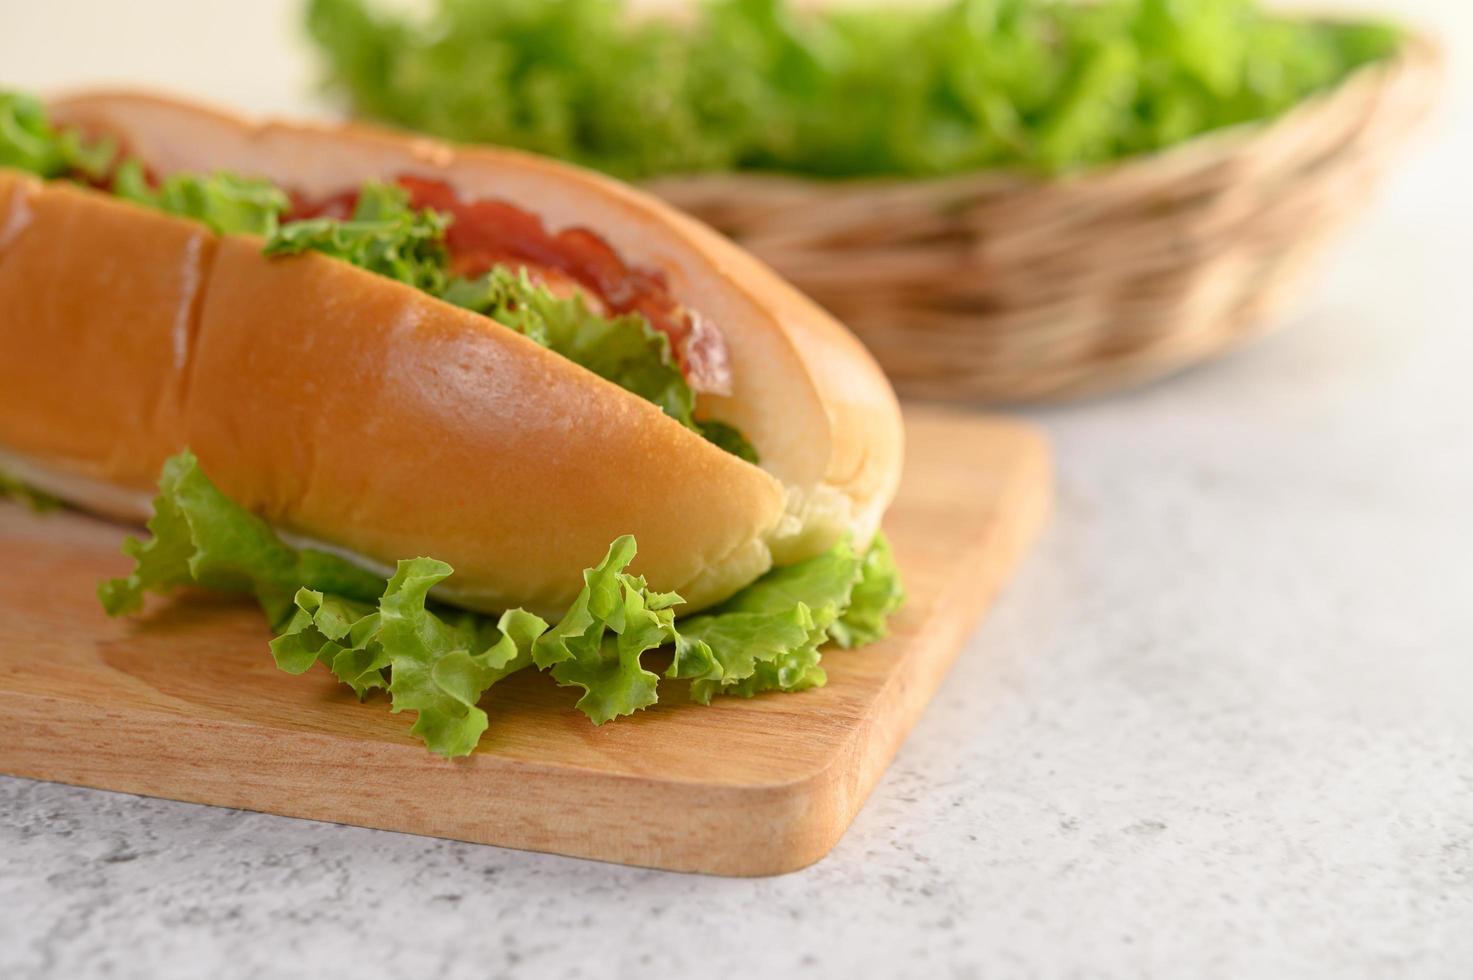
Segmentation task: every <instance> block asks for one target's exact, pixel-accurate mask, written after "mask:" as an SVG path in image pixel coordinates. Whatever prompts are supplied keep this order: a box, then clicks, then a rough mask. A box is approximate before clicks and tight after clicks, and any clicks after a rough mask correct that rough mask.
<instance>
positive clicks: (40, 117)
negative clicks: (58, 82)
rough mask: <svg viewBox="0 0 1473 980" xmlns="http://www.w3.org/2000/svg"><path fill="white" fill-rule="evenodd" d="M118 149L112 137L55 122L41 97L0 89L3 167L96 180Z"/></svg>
mask: <svg viewBox="0 0 1473 980" xmlns="http://www.w3.org/2000/svg"><path fill="white" fill-rule="evenodd" d="M116 153H117V146H116V145H115V144H114V143H113V142H112V141H111V140H105V139H101V140H86V139H83V138H82V135H81V134H80V133H78V132H77V131H76V130H60V129H57V128H55V127H54V126H52V125H51V123H50V122H49V121H48V119H47V117H46V108H45V106H43V105H42V104H41V101H40V100H39V99H36V98H33V97H32V96H29V95H25V94H22V93H20V92H7V91H0V167H13V168H15V169H17V170H25V171H27V172H29V173H33V174H35V175H36V176H38V177H46V178H50V177H66V176H72V175H76V176H80V177H85V178H88V179H94V180H96V179H101V178H102V177H103V176H104V175H105V174H106V173H107V171H108V169H109V167H111V165H112V160H113V157H114V156H115V155H116Z"/></svg>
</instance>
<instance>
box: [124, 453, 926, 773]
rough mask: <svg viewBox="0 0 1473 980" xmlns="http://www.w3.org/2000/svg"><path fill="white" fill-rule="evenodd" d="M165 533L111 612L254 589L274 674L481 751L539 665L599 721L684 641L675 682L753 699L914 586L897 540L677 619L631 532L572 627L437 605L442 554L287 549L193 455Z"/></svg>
mask: <svg viewBox="0 0 1473 980" xmlns="http://www.w3.org/2000/svg"><path fill="white" fill-rule="evenodd" d="M154 508H155V513H154V517H153V519H152V520H150V521H149V525H148V526H149V530H150V531H152V532H153V537H152V538H151V539H150V540H149V541H147V542H139V541H137V540H134V539H129V540H128V541H127V542H126V543H125V545H124V551H125V553H126V554H128V555H129V556H130V557H132V558H133V559H134V561H135V567H134V570H133V572H132V574H130V575H129V576H127V577H126V578H118V579H112V580H110V581H107V582H104V583H103V584H102V585H101V586H100V587H99V590H98V594H99V597H100V598H101V600H102V603H103V606H104V608H106V609H107V611H108V612H109V613H110V614H112V615H119V614H122V613H127V612H133V611H136V610H137V609H138V608H139V607H140V605H141V603H142V599H143V595H144V593H145V592H148V591H155V592H164V591H168V590H170V589H173V588H176V587H180V586H202V587H205V588H211V589H217V590H222V591H228V592H239V593H244V594H249V595H252V596H254V597H255V598H256V599H257V600H258V601H259V602H260V604H261V606H262V608H263V609H264V610H265V611H266V613H267V616H268V617H269V618H270V619H271V621H272V623H273V625H275V626H276V627H277V630H278V635H277V637H276V638H275V639H274V640H273V641H272V642H271V645H270V646H271V653H272V656H273V657H274V659H275V661H276V663H277V665H278V666H279V667H280V668H281V669H282V670H285V671H287V672H289V673H293V674H300V673H303V672H305V671H307V670H309V669H310V668H312V667H313V666H314V665H316V664H322V665H323V666H325V667H326V668H327V669H328V670H330V671H331V672H332V673H333V675H334V676H336V677H337V679H338V680H339V681H341V682H342V683H343V684H345V685H347V686H348V687H350V688H351V689H352V690H353V691H354V693H356V694H357V695H358V697H359V698H363V697H366V696H367V695H368V694H370V693H371V692H373V691H376V690H383V691H386V692H387V694H388V696H389V699H390V704H391V709H392V710H393V711H394V712H400V711H412V712H414V713H415V715H416V720H415V722H414V725H413V727H412V729H411V730H412V731H413V733H414V734H415V735H416V736H417V737H419V738H420V739H422V740H423V741H424V742H425V744H426V746H428V748H429V749H430V750H431V751H433V752H435V753H437V754H440V755H445V756H459V755H465V754H467V753H469V752H471V751H473V750H474V749H475V747H476V745H477V744H478V743H479V741H480V738H481V736H482V735H483V734H484V732H485V730H486V728H487V725H488V724H489V720H488V717H487V715H486V712H485V711H484V710H483V709H482V708H481V707H479V702H480V700H481V698H482V697H483V696H484V694H485V693H486V691H487V690H488V689H489V688H490V687H491V686H492V685H493V684H495V683H496V682H497V681H499V680H501V679H502V678H504V677H506V676H507V675H509V674H511V673H514V672H516V671H518V670H523V669H526V668H528V667H536V668H538V669H542V670H546V671H548V672H549V673H551V674H552V676H553V679H554V680H556V681H557V682H558V683H559V684H560V685H563V686H570V687H578V688H581V689H582V691H583V693H582V695H581V696H580V698H579V700H578V702H577V707H578V708H579V710H581V711H583V712H584V713H585V714H586V715H587V716H588V717H589V719H590V720H591V721H592V722H593V723H594V724H603V723H604V722H606V721H609V720H611V719H613V718H617V717H620V716H622V715H627V714H631V713H633V712H635V711H638V710H640V709H642V708H645V707H648V706H649V705H651V704H654V703H655V702H656V700H657V698H658V685H659V681H660V677H659V675H657V674H655V673H654V672H653V671H650V670H648V669H646V668H645V667H644V665H643V663H642V658H643V656H644V654H646V653H648V652H650V651H651V650H655V649H657V648H659V647H663V646H669V645H673V646H674V648H675V656H674V659H673V661H672V664H671V666H670V669H669V670H668V671H667V673H666V676H667V677H671V678H680V679H686V680H689V681H691V685H690V690H691V696H692V697H693V698H694V699H695V700H696V701H700V702H703V703H709V702H710V700H711V698H712V697H713V696H715V695H716V694H730V695H738V696H743V697H752V696H754V695H756V694H758V693H761V692H763V691H770V690H782V691H799V690H803V689H805V688H809V687H815V686H819V685H821V684H823V683H824V682H825V680H826V675H825V673H824V670H823V668H822V666H820V659H821V653H820V647H821V646H822V645H823V644H824V643H825V642H826V641H828V640H830V639H835V640H838V641H839V642H841V643H843V644H845V645H853V644H857V643H861V642H868V641H869V640H871V639H874V638H877V637H879V636H882V635H883V633H884V628H885V617H886V616H887V615H888V614H889V613H890V612H891V611H893V610H894V608H895V607H896V606H897V605H898V603H899V601H900V595H901V592H900V585H899V581H898V578H897V576H896V573H895V567H894V563H893V560H892V559H891V557H890V552H889V548H888V546H887V545H886V544H885V542H884V540H883V539H882V538H877V539H876V542H875V544H874V545H872V546H871V548H870V550H869V551H868V552H866V553H865V554H864V555H863V556H859V555H856V553H855V552H854V550H853V549H852V548H851V547H850V546H849V545H848V544H845V543H841V544H839V545H837V546H835V547H834V548H833V549H831V550H830V551H828V552H825V553H824V554H821V555H818V556H816V557H814V558H811V559H809V560H807V561H804V562H800V563H798V564H796V565H791V566H787V567H785V568H780V569H775V570H773V571H771V572H769V573H768V574H766V575H764V576H763V577H762V578H760V579H758V580H757V581H756V582H754V583H753V584H752V585H750V586H748V587H747V588H746V589H744V590H742V591H741V592H739V593H738V594H737V595H735V596H733V597H732V598H731V599H730V600H728V601H727V602H726V603H724V604H723V605H722V606H721V607H720V608H719V609H717V610H716V611H714V612H712V613H708V614H705V615H701V616H696V617H693V618H691V619H688V620H684V621H682V622H680V623H679V624H677V623H676V621H675V607H676V606H678V605H679V604H680V603H681V601H682V600H681V598H680V596H678V595H676V594H675V593H672V592H654V591H651V590H650V588H649V586H648V583H646V581H645V580H644V579H643V578H642V577H639V576H635V575H632V574H630V573H629V571H628V567H629V564H630V563H631V562H632V561H633V560H634V556H635V554H636V551H637V546H636V544H635V541H634V539H633V538H632V537H630V536H628V535H625V536H623V537H620V538H618V539H616V540H615V541H614V542H613V543H612V544H611V545H610V546H609V550H608V553H607V554H606V555H605V556H604V558H603V560H602V561H601V562H599V563H598V564H597V565H595V566H593V567H591V568H589V569H587V570H586V571H585V572H584V574H583V581H584V586H583V589H582V590H581V591H580V592H579V594H578V596H577V597H576V598H575V600H574V601H573V602H572V604H571V605H570V606H569V608H568V610H567V612H566V613H565V614H564V615H563V616H562V617H561V618H560V619H559V620H558V622H557V623H555V624H553V625H551V626H549V625H548V623H547V622H546V621H544V620H542V619H540V618H539V617H537V616H535V615H533V614H531V613H529V612H526V611H525V610H521V609H513V610H509V611H508V612H506V613H503V614H502V616H501V617H500V618H499V619H498V620H496V621H495V622H494V623H493V621H492V620H491V618H490V617H486V616H481V615H477V614H474V613H469V612H464V611H458V610H452V609H447V608H444V607H436V606H435V605H434V604H433V603H431V602H430V600H429V594H430V590H431V589H433V588H434V587H435V586H437V585H438V584H440V583H441V582H443V581H445V579H446V578H448V577H449V576H450V575H451V573H452V569H451V568H450V566H449V565H447V564H445V563H444V562H440V561H436V560H434V559H431V558H415V559H412V560H406V561H401V562H399V565H398V568H397V570H396V571H395V573H394V576H393V577H392V578H391V579H389V581H388V582H387V583H386V584H385V583H383V582H382V581H381V580H380V579H378V578H377V577H376V576H374V575H372V574H370V573H368V572H365V571H363V570H361V569H359V568H357V567H356V566H354V565H351V564H349V563H347V562H345V561H343V560H342V559H339V558H337V557H335V556H332V555H328V554H325V553H322V552H318V551H313V550H310V549H297V548H293V547H291V546H289V545H287V544H286V543H285V542H283V541H282V540H281V539H280V538H279V537H278V536H277V535H276V534H275V532H273V531H272V530H271V528H270V527H269V526H268V525H266V524H265V522H263V521H262V520H260V519H259V518H257V517H255V516H254V515H252V514H250V513H249V512H247V511H246V510H245V509H244V508H242V507H240V506H239V505H238V504H236V503H234V502H233V501H231V500H230V499H229V498H228V497H226V496H225V495H224V494H222V493H221V492H220V491H219V490H218V489H217V488H216V487H215V486H214V485H213V484H211V483H210V481H209V480H208V478H206V477H205V475H204V474H203V473H202V472H201V471H200V468H199V464H198V461H197V460H196V459H195V458H194V456H193V455H191V454H190V453H188V452H184V453H181V454H180V455H178V456H176V457H174V458H172V459H170V460H169V461H168V462H167V463H166V464H165V466H164V472H163V475H162V477H161V479H160V486H159V494H158V497H157V498H156V499H155V501H154Z"/></svg>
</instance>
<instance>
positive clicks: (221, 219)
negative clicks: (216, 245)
mask: <svg viewBox="0 0 1473 980" xmlns="http://www.w3.org/2000/svg"><path fill="white" fill-rule="evenodd" d="M113 193H114V194H116V195H118V196H119V197H121V198H123V199H125V200H129V201H132V202H134V203H135V204H142V205H144V206H145V207H151V208H157V209H158V210H160V211H165V212H167V213H169V214H176V215H179V216H180V217H182V218H193V219H194V220H196V221H202V222H204V223H205V224H206V225H209V226H210V230H212V231H213V232H215V234H217V235H271V234H274V233H275V232H276V229H277V226H278V223H279V222H280V219H281V216H282V215H283V214H285V213H286V212H287V211H288V210H289V209H290V208H291V200H290V199H289V198H288V197H287V196H286V194H284V193H283V192H282V191H281V190H280V189H279V188H277V187H276V185H274V184H272V183H271V182H270V181H269V180H254V179H251V178H247V177H239V176H237V175H235V174H231V173H226V172H224V171H219V172H216V173H213V174H203V175H202V174H188V173H181V174H172V175H171V176H169V177H166V178H164V180H163V182H162V183H161V184H160V185H159V186H158V188H157V189H155V188H153V187H150V186H149V184H148V180H147V178H146V177H145V175H144V172H143V165H142V164H140V163H139V162H138V161H137V160H134V159H131V158H130V159H127V160H124V161H123V162H122V163H120V164H119V165H118V168H117V171H116V173H114V175H113Z"/></svg>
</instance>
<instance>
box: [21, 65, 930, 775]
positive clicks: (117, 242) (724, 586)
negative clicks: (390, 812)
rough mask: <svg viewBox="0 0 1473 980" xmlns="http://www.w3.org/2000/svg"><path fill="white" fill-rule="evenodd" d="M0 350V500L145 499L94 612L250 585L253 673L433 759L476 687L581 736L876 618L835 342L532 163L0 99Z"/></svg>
mask: <svg viewBox="0 0 1473 980" xmlns="http://www.w3.org/2000/svg"><path fill="white" fill-rule="evenodd" d="M0 355H3V356H0V494H3V493H5V492H7V490H13V489H15V488H22V489H24V490H25V491H26V492H27V493H31V494H33V495H34V493H45V494H50V495H54V496H55V497H58V498H60V499H61V500H63V501H65V502H68V503H70V504H73V505H75V506H77V507H80V508H84V509H89V510H92V511H95V512H97V513H100V514H103V515H108V516H113V517H119V518H123V519H126V520H132V521H137V520H142V519H144V518H147V519H148V526H149V529H150V531H151V532H152V537H151V538H149V539H148V540H146V541H136V540H130V541H129V542H128V543H127V544H126V545H125V551H126V553H127V554H128V555H129V556H131V557H132V558H133V559H134V566H133V570H132V572H131V573H130V574H128V575H127V576H126V577H121V578H117V579H112V580H109V581H107V582H104V583H102V584H101V586H100V588H99V596H100V598H101V600H102V603H103V605H104V607H105V608H106V609H107V611H108V612H110V613H113V614H122V613H128V612H133V611H137V610H138V609H140V608H141V607H142V603H143V596H144V594H145V593H148V592H166V591H169V590H171V589H173V588H174V587H176V586H181V585H200V586H205V587H209V588H216V589H224V590H229V591H235V592H244V593H249V594H251V595H253V596H254V597H255V598H256V599H257V600H258V601H259V603H260V605H261V607H262V609H263V610H264V611H265V613H266V615H267V617H268V618H269V620H270V621H271V624H272V626H273V628H274V629H275V631H276V632H277V637H276V639H275V640H273V641H272V644H271V650H272V653H273V655H274V657H275V659H276V662H277V664H278V665H279V666H281V667H282V668H283V669H286V670H288V671H291V672H301V671H304V670H307V669H309V668H311V667H312V666H314V665H315V664H323V665H325V666H327V667H328V668H329V669H331V670H332V671H333V673H335V674H336V675H337V676H338V678H339V679H340V680H342V681H343V682H344V683H346V684H348V685H350V686H351V687H352V688H353V689H354V690H355V691H356V692H357V693H358V694H359V695H360V696H362V695H366V694H367V693H368V692H369V691H371V690H373V689H376V688H386V689H387V691H388V693H389V696H390V698H391V701H392V706H393V710H395V711H399V710H405V709H408V710H412V711H414V712H416V713H417V714H418V720H417V722H416V723H415V726H414V729H413V731H414V732H415V734H417V735H419V736H420V737H421V738H422V739H423V740H424V741H425V742H426V744H427V745H428V746H429V747H430V748H431V749H432V750H433V751H435V752H438V753H441V754H445V755H462V754H465V753H468V752H470V751H472V750H473V749H474V748H475V746H476V744H477V742H478V740H479V739H480V736H481V734H482V732H483V731H484V730H485V728H486V726H487V718H486V714H485V712H484V711H483V710H482V709H481V708H480V707H479V706H478V702H479V700H480V698H481V696H482V694H483V693H484V692H485V691H486V690H487V688H489V687H490V685H491V684H493V683H495V682H496V681H497V680H499V679H500V678H502V677H504V676H506V675H507V674H509V673H511V672H514V671H517V670H521V669H524V668H530V667H534V666H535V667H537V668H539V669H542V670H546V671H548V672H549V673H550V674H551V675H552V676H553V678H554V679H555V680H556V681H557V682H558V683H559V684H563V685H567V686H575V687H580V688H582V689H583V691H584V694H583V696H582V697H581V698H580V699H579V701H578V707H579V708H581V709H582V710H583V711H584V712H585V713H586V714H587V715H588V717H589V718H590V719H592V720H593V721H594V722H595V723H602V722H603V721H606V720H608V719H610V718H613V717H617V716H619V715H623V714H628V713H630V712H632V711H636V710H639V709H640V708H643V707H646V706H648V705H649V704H652V703H654V701H655V700H656V685H657V683H658V681H659V676H658V675H656V674H655V673H654V672H652V671H651V670H650V669H648V667H647V666H646V665H645V664H644V663H643V662H642V660H641V657H642V656H643V654H644V653H646V652H648V651H651V650H654V649H656V648H660V647H665V648H668V649H669V650H670V651H671V661H670V666H669V668H668V669H667V671H666V673H665V676H666V677H669V678H675V679H678V680H681V681H689V687H688V690H689V693H690V696H691V697H693V698H694V699H695V700H697V701H703V702H704V701H709V700H710V699H711V698H712V697H713V696H714V695H718V694H728V695H733V694H734V695H741V696H752V695H755V694H758V693H761V692H764V691H770V690H787V691H795V690H802V689H804V688H808V687H813V686H816V685H819V684H822V683H824V680H825V674H824V670H823V668H822V667H821V666H820V663H819V661H820V648H821V647H822V645H823V644H825V643H826V642H828V641H835V642H838V643H839V644H841V645H844V646H852V645H856V644H859V643H864V642H868V641H870V640H872V639H875V638H877V637H879V636H881V635H883V633H884V631H885V619H886V617H887V616H888V615H889V613H890V612H891V611H893V610H894V609H895V608H896V606H897V605H898V603H899V601H900V595H901V591H900V585H899V580H898V576H897V574H896V571H895V569H894V566H893V564H892V561H891V558H890V555H889V551H888V548H887V546H886V545H885V543H884V541H883V538H882V537H879V536H877V528H878V525H879V521H880V518H881V515H882V514H883V512H884V510H885V508H886V506H887V505H888V504H889V502H890V500H891V498H892V496H893V494H894V492H895V488H896V483H897V481H898V479H899V470H900V460H901V449H902V447H901V438H902V437H901V424H900V416H899V411H898V407H897V405H896V402H895V397H894V394H893V393H892V391H891V389H890V386H889V384H888V383H887V382H886V381H885V378H884V377H883V375H882V374H881V373H880V371H879V369H878V368H877V367H876V365H875V363H874V362H873V361H872V360H871V359H870V357H869V355H868V354H867V353H866V352H865V351H864V349H863V347H861V346H860V344H859V343H858V342H857V341H855V339H854V338H853V337H852V336H851V335H850V334H849V333H848V332H847V331H845V329H844V328H843V327H842V326H840V325H839V324H838V323H836V322H835V321H834V320H833V319H831V318H830V317H829V316H827V315H826V314H824V313H823V312H822V311H821V310H819V309H818V308H817V307H815V306H814V305H813V304H812V303H811V302H809V301H808V300H806V299H805V298H803V297H802V296H801V295H799V294H798V293H796V292H795V291H794V290H793V289H791V288H790V287H789V286H787V285H785V284H784V283H783V282H782V281H780V280H779V279H778V278H777V277H776V276H775V275H774V274H773V273H772V272H771V271H769V270H768V269H767V268H766V267H764V266H762V265H761V264H759V263H758V262H756V261H755V260H753V259H751V258H750V257H748V256H747V255H745V254H744V253H742V252H741V251H740V250H738V249H737V248H736V247H734V246H733V245H731V244H730V243H729V242H727V241H725V240H724V239H722V238H720V237H719V236H717V235H716V234H714V233H713V232H711V231H710V230H708V229H706V228H705V227H704V226H701V225H699V224H697V223H695V222H694V221H691V220H690V219H688V218H686V217H684V216H682V215H680V214H678V213H676V212H674V211H672V210H670V209H669V208H667V207H665V206H663V205H661V204H659V203H657V202H655V201H653V200H652V199H650V198H647V197H645V196H643V195H641V194H639V193H637V192H635V191H633V190H630V189H629V188H627V187H624V186H623V185H620V184H618V183H615V182H613V181H610V180H608V179H605V178H602V177H598V176H596V175H593V174H590V173H586V172H584V171H581V170H578V169H575V168H571V167H569V166H566V165H562V164H558V163H553V162H550V161H546V160H542V159H538V158H536V157H532V156H527V155H524V154H520V153H514V152H507V151H501V150H491V149H465V148H457V147H451V146H447V145H444V144H439V143H432V142H427V141H424V140H418V139H412V138H406V137H403V136H400V135H396V134H392V133H387V132H382V131H378V130H372V129H366V128H359V127H324V126H300V125H291V124H286V123H275V122H271V123H251V122H246V121H243V120H240V119H237V118H234V117H232V116H229V115H226V114H224V113H220V112H216V111H213V110H209V109H203V108H199V107H195V106H190V105H186V104H183V103H180V102H176V101H173V100H170V99H166V98H160V97H155V96H147V95H138V94H129V93H121V94H106V93H105V94H97V95H86V96H76V97H72V98H66V99H60V100H57V101H55V102H53V103H52V104H51V105H50V106H49V107H43V106H42V105H41V104H40V103H38V102H35V101H34V100H30V99H27V98H24V97H20V96H15V95H9V94H5V93H0ZM156 475H157V476H158V489H157V494H156V495H155V493H154V492H153V489H152V487H153V484H154V480H155V476H156ZM600 556H602V557H600ZM456 607H459V608H456ZM702 610H705V611H704V612H702ZM477 613H499V618H497V619H490V618H487V617H485V616H481V615H478V614H477ZM692 613H695V615H691V614H692ZM677 615H678V616H680V617H681V618H680V619H679V620H678V621H677V618H676V617H677Z"/></svg>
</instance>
